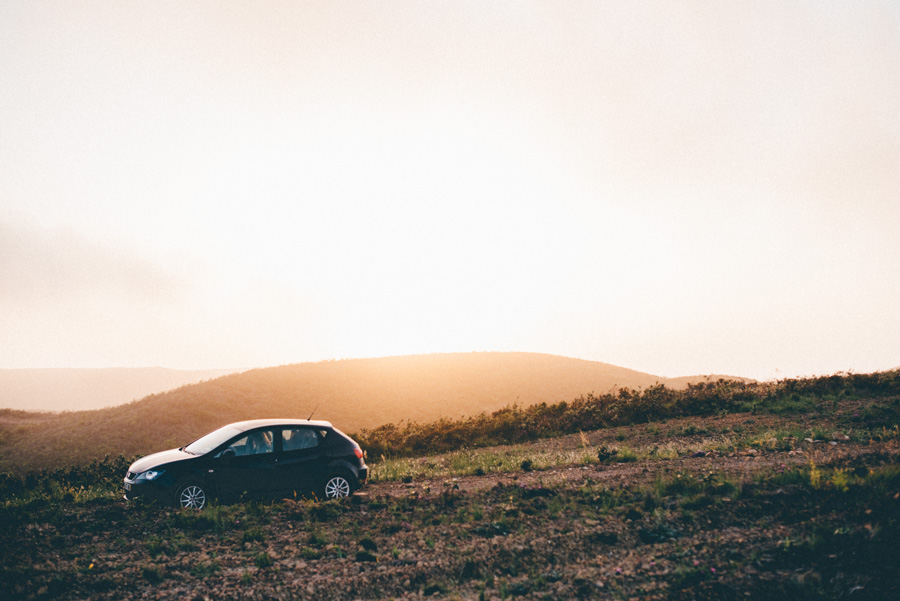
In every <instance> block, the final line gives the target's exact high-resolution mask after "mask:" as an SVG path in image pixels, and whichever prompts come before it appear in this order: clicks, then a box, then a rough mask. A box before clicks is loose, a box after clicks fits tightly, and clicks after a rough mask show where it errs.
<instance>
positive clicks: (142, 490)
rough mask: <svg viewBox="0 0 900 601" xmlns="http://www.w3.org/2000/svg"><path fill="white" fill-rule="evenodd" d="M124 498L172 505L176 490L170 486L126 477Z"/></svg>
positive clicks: (123, 488)
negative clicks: (172, 489)
mask: <svg viewBox="0 0 900 601" xmlns="http://www.w3.org/2000/svg"><path fill="white" fill-rule="evenodd" d="M122 490H123V493H124V494H123V495H122V498H123V499H125V500H126V501H141V502H144V503H147V502H156V503H159V504H160V505H171V504H172V497H173V495H174V492H173V491H171V490H169V489H168V488H163V487H160V486H157V485H156V484H154V483H152V482H147V481H143V482H142V481H139V480H138V481H135V480H129V479H128V478H125V482H124V484H123V487H122Z"/></svg>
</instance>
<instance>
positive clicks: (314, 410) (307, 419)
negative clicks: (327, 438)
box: [306, 403, 322, 421]
mask: <svg viewBox="0 0 900 601" xmlns="http://www.w3.org/2000/svg"><path fill="white" fill-rule="evenodd" d="M321 404H322V403H319V405H321ZM319 405H316V409H318V408H319ZM316 409H313V410H312V413H310V414H309V417H307V418H306V421H309V420H311V419H312V416H313V413H315V412H316Z"/></svg>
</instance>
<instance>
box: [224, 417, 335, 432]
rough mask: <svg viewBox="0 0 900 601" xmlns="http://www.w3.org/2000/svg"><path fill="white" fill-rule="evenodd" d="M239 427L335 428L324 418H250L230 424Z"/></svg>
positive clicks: (242, 430)
mask: <svg viewBox="0 0 900 601" xmlns="http://www.w3.org/2000/svg"><path fill="white" fill-rule="evenodd" d="M228 425H229V426H232V427H234V428H237V429H238V430H240V431H241V432H246V431H247V430H252V429H253V428H264V427H266V426H313V427H316V428H333V427H334V426H332V425H331V422H326V421H322V420H317V419H313V420H309V419H249V420H247V421H243V422H235V423H233V424H228Z"/></svg>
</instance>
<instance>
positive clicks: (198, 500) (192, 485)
mask: <svg viewBox="0 0 900 601" xmlns="http://www.w3.org/2000/svg"><path fill="white" fill-rule="evenodd" d="M208 501H209V494H208V493H207V492H206V487H204V486H203V485H201V484H198V483H196V482H185V483H183V484H181V485H180V486H179V487H178V488H177V489H176V490H175V499H174V505H175V507H176V508H181V509H203V508H204V507H206V504H207V502H208Z"/></svg>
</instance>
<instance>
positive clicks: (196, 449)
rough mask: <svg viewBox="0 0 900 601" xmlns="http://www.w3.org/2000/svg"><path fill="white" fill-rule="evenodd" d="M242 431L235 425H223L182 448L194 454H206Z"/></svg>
mask: <svg viewBox="0 0 900 601" xmlns="http://www.w3.org/2000/svg"><path fill="white" fill-rule="evenodd" d="M240 433H241V430H238V429H237V428H235V427H234V426H223V427H221V428H219V429H218V430H215V431H213V432H210V433H209V434H207V435H206V436H204V437H203V438H200V439H198V440H195V441H194V442H192V443H191V444H189V445H188V446H186V447H184V449H182V450H183V451H185V452H187V453H191V454H192V455H206V454H207V453H209V452H210V451H212V450H213V449H214V448H216V447H217V446H219V445H220V444H222V443H223V442H225V441H226V440H228V439H229V438H231V437H232V436H234V435H236V434H240Z"/></svg>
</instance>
